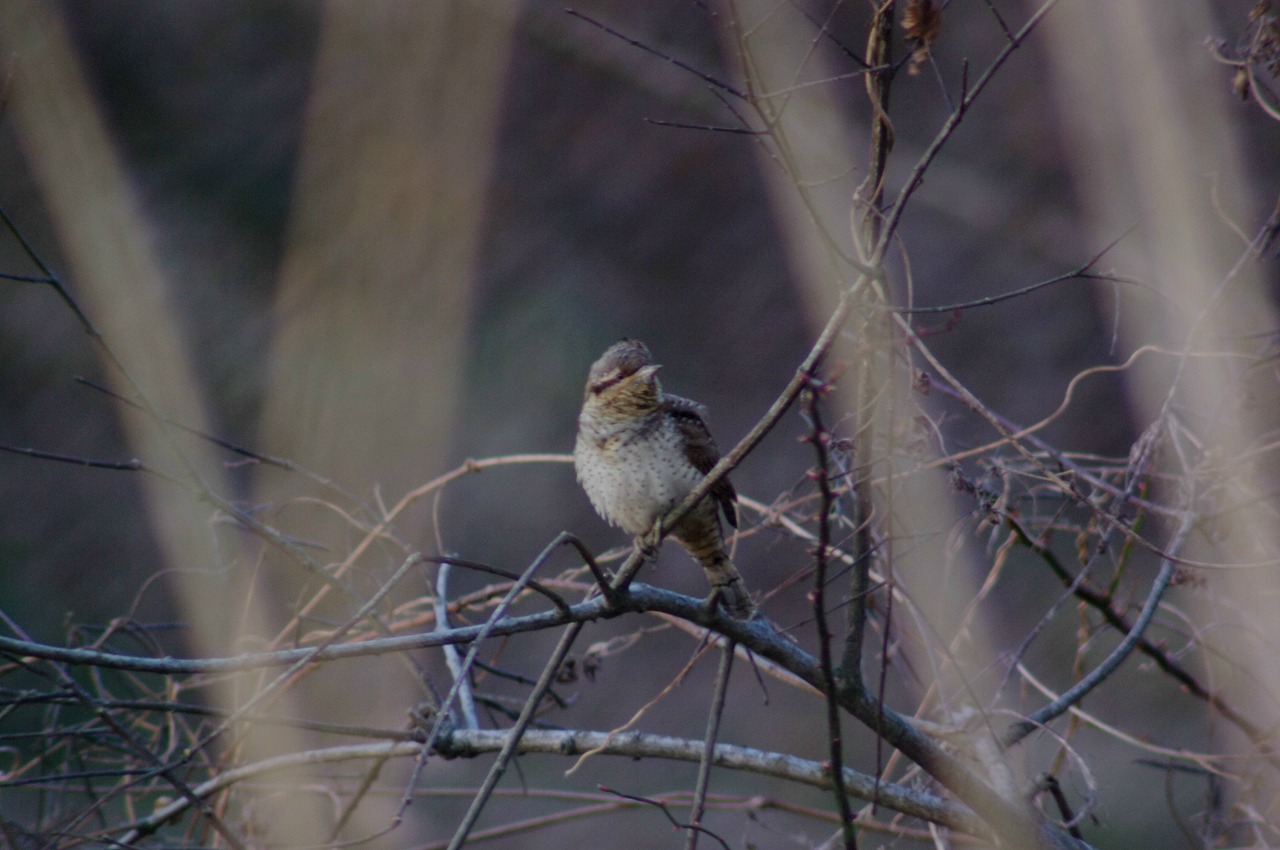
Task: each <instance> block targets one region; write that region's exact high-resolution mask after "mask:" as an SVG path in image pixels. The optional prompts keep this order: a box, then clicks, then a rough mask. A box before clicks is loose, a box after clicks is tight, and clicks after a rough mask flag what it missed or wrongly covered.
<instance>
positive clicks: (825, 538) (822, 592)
mask: <svg viewBox="0 0 1280 850" xmlns="http://www.w3.org/2000/svg"><path fill="white" fill-rule="evenodd" d="M827 389H828V385H827V384H825V383H824V382H823V381H822V380H821V379H820V378H819V377H818V376H817V375H810V386H809V389H808V390H807V391H806V392H805V396H804V406H805V412H806V413H807V414H808V416H809V421H810V422H811V423H812V426H813V430H812V432H811V434H810V438H809V439H810V442H812V443H813V451H814V454H815V455H816V456H817V462H818V465H817V467H816V468H815V470H814V479H815V480H816V483H817V485H818V492H819V494H820V495H821V500H820V503H819V507H818V546H817V549H816V550H815V551H814V555H813V563H814V570H813V592H812V596H811V599H812V603H813V620H814V625H815V626H816V628H817V630H818V664H819V665H820V667H821V670H822V680H823V682H822V683H823V689H824V690H825V691H826V695H827V699H826V704H827V743H828V748H829V749H828V758H829V759H830V763H831V778H832V783H833V785H834V788H833V791H834V793H835V795H836V806H837V808H838V809H839V811H840V833H841V837H842V839H843V841H844V846H845V850H857V846H858V840H857V835H856V833H855V831H854V825H853V818H854V815H853V809H852V808H851V807H850V805H849V796H848V795H847V794H846V793H845V790H844V753H843V749H844V735H843V733H842V732H841V731H840V707H839V704H838V702H837V700H838V697H837V694H838V693H839V689H838V688H837V687H836V674H835V670H834V669H833V666H832V659H831V630H830V629H829V628H828V627H827V599H826V585H827V549H828V547H830V545H831V510H832V507H833V505H834V501H835V497H834V496H833V495H832V492H831V469H830V464H829V463H828V462H827V443H828V441H829V440H830V439H831V434H830V432H828V431H827V429H826V428H825V427H824V426H823V424H822V415H821V412H820V410H819V404H818V400H819V397H820V396H821V395H822V393H823V392H824V391H826V390H827Z"/></svg>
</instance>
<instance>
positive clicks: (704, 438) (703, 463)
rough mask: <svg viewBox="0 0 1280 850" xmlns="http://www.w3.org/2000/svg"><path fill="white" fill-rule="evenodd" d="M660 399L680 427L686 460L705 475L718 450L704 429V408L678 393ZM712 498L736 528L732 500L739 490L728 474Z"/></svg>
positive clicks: (712, 464) (735, 516)
mask: <svg viewBox="0 0 1280 850" xmlns="http://www.w3.org/2000/svg"><path fill="white" fill-rule="evenodd" d="M663 400H664V401H665V403H666V407H667V411H668V412H669V413H670V414H671V417H672V419H673V420H674V421H675V423H676V427H677V428H679V429H680V435H681V436H682V437H683V438H684V439H683V440H682V442H683V443H684V451H685V457H687V458H688V459H689V462H690V463H692V464H693V466H694V468H695V469H697V470H698V471H699V472H701V473H702V474H703V475H706V474H707V473H708V472H710V471H711V468H712V467H713V466H715V465H716V462H717V461H719V460H720V450H719V449H718V448H716V441H715V440H714V439H712V438H711V431H710V430H709V429H708V428H707V421H706V419H704V418H703V417H704V416H705V414H706V408H704V407H703V406H702V405H700V404H698V403H697V402H696V401H690V400H689V399H687V398H680V397H679V396H673V395H666V394H664V396H663ZM711 497H712V498H713V499H715V500H716V503H717V504H718V505H719V506H720V509H721V510H722V511H724V516H725V519H727V520H728V521H729V525H731V526H733V527H734V528H737V527H738V516H737V512H736V511H735V510H734V505H733V503H734V502H736V501H737V500H738V493H737V491H735V490H734V489H733V485H732V484H731V483H729V478H728V476H725V477H724V478H721V479H720V480H719V481H717V482H716V483H715V486H713V487H712V488H711Z"/></svg>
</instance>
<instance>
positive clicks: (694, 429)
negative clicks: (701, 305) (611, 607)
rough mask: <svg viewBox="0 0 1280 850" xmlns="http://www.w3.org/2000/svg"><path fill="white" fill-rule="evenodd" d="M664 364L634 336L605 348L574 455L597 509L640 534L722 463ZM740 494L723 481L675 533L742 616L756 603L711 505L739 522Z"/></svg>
mask: <svg viewBox="0 0 1280 850" xmlns="http://www.w3.org/2000/svg"><path fill="white" fill-rule="evenodd" d="M660 368H661V367H660V366H658V365H657V364H655V363H654V362H653V355H651V354H650V353H649V349H648V347H646V346H645V344H644V343H643V342H640V340H637V339H624V340H622V341H621V342H617V343H614V344H613V345H612V346H610V347H609V349H608V350H607V351H605V353H604V354H603V355H602V356H601V357H600V359H599V360H597V361H596V362H595V363H594V364H592V366H591V372H590V373H589V374H588V376H587V388H586V392H585V393H584V396H583V401H582V413H581V414H579V416H578V440H577V444H576V446H575V447H574V451H573V458H574V468H575V469H576V470H577V473H578V481H579V482H580V483H581V484H582V488H583V489H584V490H586V491H587V496H588V497H589V498H590V499H591V504H592V505H593V506H594V507H595V509H596V512H597V513H599V514H600V516H602V517H604V519H605V520H607V521H608V522H609V523H610V524H611V525H616V526H619V527H620V528H622V529H623V530H624V531H627V532H629V533H631V534H634V535H636V536H638V537H644V536H645V535H647V534H648V533H649V532H650V530H652V528H653V524H654V522H655V521H656V520H657V519H658V517H660V516H663V515H665V514H666V513H667V512H668V511H669V510H671V509H672V508H674V507H675V506H676V505H678V504H680V502H681V501H683V500H684V498H685V496H687V495H689V493H690V491H692V490H693V488H694V487H695V486H697V484H698V482H700V481H701V480H702V478H703V476H705V475H706V474H707V472H709V471H710V470H711V467H713V466H715V464H716V461H718V460H719V459H720V452H719V451H718V450H717V449H716V444H715V441H714V440H712V439H711V432H710V431H708V430H707V423H706V422H705V421H704V420H703V418H702V410H703V408H702V405H700V404H698V403H697V402H693V401H689V400H688V399H683V398H678V397H676V396H671V395H666V394H665V393H663V392H662V386H661V385H660V384H659V383H658V377H657V372H658V369H660ZM737 498H738V494H737V493H735V492H734V489H733V485H732V484H730V483H729V480H728V479H727V478H721V479H720V480H719V481H718V482H716V485H715V486H714V487H712V488H711V491H710V493H709V494H708V496H707V498H705V499H703V500H702V501H701V502H699V503H698V504H697V505H696V506H694V508H693V510H691V511H689V513H687V514H685V516H684V518H683V519H681V520H680V522H679V523H678V524H677V525H676V527H675V528H674V529H672V532H671V535H672V536H673V537H675V539H676V540H677V541H679V542H680V544H681V545H682V546H684V548H685V549H687V550H688V551H689V554H690V555H692V556H693V557H694V558H696V559H697V561H698V563H700V564H702V568H703V569H704V570H706V572H707V579H708V580H709V581H710V582H711V586H712V588H713V591H712V592H713V594H715V595H718V596H719V597H720V600H721V601H722V602H723V603H724V607H725V608H726V609H727V610H728V611H729V613H730V614H731V615H733V616H734V617H736V618H737V619H739V620H748V619H750V618H751V616H752V615H753V613H754V606H753V605H752V604H751V597H749V596H748V595H747V588H746V586H745V585H744V584H743V583H742V577H741V576H740V575H738V570H737V569H736V568H735V567H734V566H733V561H731V560H729V556H728V555H727V554H726V553H725V550H724V539H723V537H722V536H721V530H720V516H719V511H718V510H717V509H722V510H723V511H724V515H725V518H726V519H727V520H728V521H729V524H730V525H732V526H734V527H735V528H736V527H737V525H738V521H737V517H736V516H735V514H734V502H736V501H737Z"/></svg>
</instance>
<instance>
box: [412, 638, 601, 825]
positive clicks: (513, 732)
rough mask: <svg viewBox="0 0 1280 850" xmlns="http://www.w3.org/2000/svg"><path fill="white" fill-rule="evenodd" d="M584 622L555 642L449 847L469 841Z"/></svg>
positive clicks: (424, 748)
mask: <svg viewBox="0 0 1280 850" xmlns="http://www.w3.org/2000/svg"><path fill="white" fill-rule="evenodd" d="M584 625H585V624H584V623H574V624H573V625H571V626H569V628H567V629H565V631H564V634H563V635H561V637H560V643H559V644H557V645H556V648H555V650H554V651H553V652H552V653H551V657H550V658H548V659H547V663H546V666H545V667H543V668H542V676H541V677H539V679H538V684H537V685H535V686H534V688H533V691H532V692H531V693H530V694H529V698H528V699H527V700H525V703H524V710H523V711H521V712H520V718H519V719H518V720H517V721H516V723H515V725H514V726H512V727H511V729H510V730H509V731H508V732H507V740H506V742H505V743H504V744H503V747H502V751H501V752H500V753H499V754H498V758H497V760H496V761H495V762H494V763H493V766H492V767H491V768H490V769H489V773H488V775H487V776H485V778H484V782H483V783H482V784H481V786H480V790H478V791H477V792H476V796H475V797H474V798H473V799H472V800H471V806H470V808H468V809H467V813H466V814H465V815H464V816H463V818H462V823H460V824H458V828H457V830H456V831H455V832H454V834H453V840H452V841H450V842H449V850H459V848H461V847H462V845H464V844H465V843H466V841H467V834H468V833H470V832H471V828H472V827H473V826H475V823H476V820H477V819H479V817H480V812H482V811H483V810H484V807H485V804H486V803H488V802H489V796H490V795H491V794H492V793H493V789H494V788H496V787H497V786H498V780H499V779H501V778H502V775H503V774H504V773H506V771H507V765H509V764H510V763H511V758H512V756H514V755H515V753H516V750H517V749H518V748H519V746H520V741H521V739H522V738H523V737H524V735H525V732H526V731H527V730H528V728H529V724H530V723H531V722H532V721H533V716H534V714H535V713H536V712H537V710H538V706H539V705H540V704H541V703H542V695H543V694H545V693H546V692H547V691H548V690H549V689H550V688H551V684H552V682H554V681H555V677H556V674H557V673H558V672H559V670H560V665H561V664H563V663H564V659H565V656H567V655H568V654H569V650H570V649H571V648H572V647H573V642H574V641H575V640H577V639H578V635H579V634H580V633H581V632H582V627H583V626H584ZM423 750H424V751H425V750H426V745H424V746H423Z"/></svg>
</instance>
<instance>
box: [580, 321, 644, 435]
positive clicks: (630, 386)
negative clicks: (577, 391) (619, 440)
mask: <svg viewBox="0 0 1280 850" xmlns="http://www.w3.org/2000/svg"><path fill="white" fill-rule="evenodd" d="M661 368H662V367H661V366H659V365H658V364H656V363H654V362H653V355H652V354H650V353H649V348H648V346H646V345H645V344H644V343H643V342H641V341H640V340H638V339H624V340H621V341H619V342H615V343H614V344H613V345H611V346H609V348H608V350H606V351H605V353H604V354H602V355H600V359H599V360H597V361H596V362H595V363H593V364H591V371H590V372H589V373H588V375H587V388H586V391H585V393H584V394H583V398H584V403H585V404H588V405H591V406H592V407H595V408H598V409H602V410H604V411H607V412H609V413H612V414H614V415H617V416H639V415H644V414H646V413H651V412H653V411H654V410H657V409H658V407H659V406H660V405H661V404H662V386H661V385H660V384H659V383H658V375H657V372H658V370H659V369H661Z"/></svg>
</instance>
